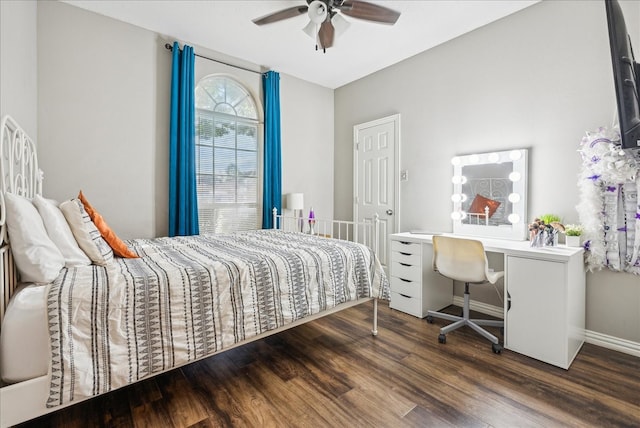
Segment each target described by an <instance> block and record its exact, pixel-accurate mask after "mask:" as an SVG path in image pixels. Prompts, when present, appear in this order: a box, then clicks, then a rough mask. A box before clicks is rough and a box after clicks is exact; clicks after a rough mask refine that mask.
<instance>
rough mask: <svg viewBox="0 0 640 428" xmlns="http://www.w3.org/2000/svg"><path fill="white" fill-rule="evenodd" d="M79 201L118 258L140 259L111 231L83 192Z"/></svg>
mask: <svg viewBox="0 0 640 428" xmlns="http://www.w3.org/2000/svg"><path fill="white" fill-rule="evenodd" d="M78 199H80V201H81V202H82V205H84V209H85V211H87V214H89V217H90V218H91V221H93V223H94V224H95V225H96V227H97V228H98V230H99V231H100V235H102V237H103V238H104V240H105V241H107V243H108V244H109V246H110V247H111V248H112V249H113V253H114V254H115V255H116V256H120V257H125V258H129V259H135V258H138V257H139V256H138V255H137V254H136V253H134V252H133V251H131V250H130V249H129V247H127V244H125V243H124V242H122V240H121V239H120V238H118V236H117V235H116V234H115V232H114V231H113V230H111V228H110V227H109V225H108V224H107V222H106V221H104V218H102V216H101V215H100V213H99V212H98V211H96V209H95V208H93V207H92V206H91V204H90V203H89V201H87V198H85V197H84V195H83V194H82V190H81V191H80V194H79V195H78Z"/></svg>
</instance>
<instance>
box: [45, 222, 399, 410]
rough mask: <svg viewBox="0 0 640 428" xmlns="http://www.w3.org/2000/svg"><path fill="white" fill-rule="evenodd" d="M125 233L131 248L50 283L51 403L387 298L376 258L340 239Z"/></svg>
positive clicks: (100, 390)
mask: <svg viewBox="0 0 640 428" xmlns="http://www.w3.org/2000/svg"><path fill="white" fill-rule="evenodd" d="M127 243H128V244H129V246H130V248H132V249H133V250H134V251H136V252H137V253H138V255H140V256H141V257H140V258H138V259H121V258H116V259H114V261H113V262H112V263H111V264H109V265H108V266H105V267H101V266H86V267H81V268H71V269H63V271H62V272H61V274H60V276H59V277H58V278H57V279H56V281H54V283H52V284H51V286H50V288H49V291H48V316H49V331H50V334H51V353H52V366H51V384H50V394H49V399H48V402H47V405H48V406H49V407H53V406H57V405H60V404H63V403H67V402H69V401H72V400H77V399H81V398H85V397H90V396H93V395H97V394H100V393H104V392H107V391H110V390H113V389H116V388H119V387H121V386H124V385H127V384H130V383H133V382H135V381H137V380H139V379H142V378H144V377H146V376H149V375H151V374H155V373H159V372H162V371H164V370H167V369H169V368H172V367H176V366H179V365H182V364H184V363H187V362H189V361H193V360H196V359H198V358H201V357H203V356H206V355H209V354H211V353H214V352H216V351H219V350H221V349H225V348H227V347H229V346H231V345H233V344H235V343H237V342H240V341H242V340H245V339H248V338H251V337H252V336H255V335H258V334H260V333H263V332H265V331H268V330H272V329H275V328H278V327H280V326H283V325H286V324H288V323H291V322H293V321H295V320H298V319H300V318H304V317H306V316H308V315H311V314H315V313H318V312H321V311H323V310H326V309H329V308H332V307H334V306H336V305H338V304H340V303H343V302H347V301H351V300H355V299H358V298H362V297H377V298H382V299H388V296H389V285H388V281H387V279H386V277H385V275H384V271H383V270H382V268H381V266H380V263H379V262H378V260H377V258H376V257H375V256H374V255H373V254H372V252H371V251H370V250H369V249H368V248H367V247H365V246H363V245H359V244H354V243H351V242H347V241H340V240H336V239H328V238H318V237H314V236H309V235H304V234H300V233H287V232H282V231H275V230H259V231H253V232H243V233H236V234H228V235H201V236H190V237H176V238H158V239H137V240H130V241H127Z"/></svg>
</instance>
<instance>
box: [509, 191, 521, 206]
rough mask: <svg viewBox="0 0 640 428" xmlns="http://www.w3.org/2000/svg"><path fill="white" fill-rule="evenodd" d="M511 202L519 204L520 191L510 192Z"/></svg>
mask: <svg viewBox="0 0 640 428" xmlns="http://www.w3.org/2000/svg"><path fill="white" fill-rule="evenodd" d="M509 202H511V203H512V204H517V203H518V202H520V194H519V193H510V194H509Z"/></svg>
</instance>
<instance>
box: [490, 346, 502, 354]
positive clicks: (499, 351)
mask: <svg viewBox="0 0 640 428" xmlns="http://www.w3.org/2000/svg"><path fill="white" fill-rule="evenodd" d="M491 349H492V350H493V353H494V354H502V345H500V344H499V343H492V344H491Z"/></svg>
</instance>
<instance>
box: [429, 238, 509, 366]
mask: <svg viewBox="0 0 640 428" xmlns="http://www.w3.org/2000/svg"><path fill="white" fill-rule="evenodd" d="M433 270H435V271H436V272H438V273H440V274H441V275H443V276H446V277H447V278H451V279H453V280H456V281H461V282H464V306H463V308H462V317H459V316H456V315H450V314H445V313H442V312H436V311H428V312H427V322H429V323H433V318H434V317H436V318H442V319H446V320H449V321H455V322H454V323H452V324H449V325H447V326H445V327H442V328H441V329H440V335H439V336H438V341H439V342H440V343H446V342H447V336H446V334H447V333H449V332H451V331H453V330H456V329H458V328H460V327H462V326H465V325H468V326H469V327H471V328H472V329H473V330H475V331H476V332H478V333H479V334H481V335H482V336H484V337H485V338H487V339H489V340H490V341H491V342H492V349H493V352H495V353H496V354H499V353H501V352H502V346H501V345H500V344H499V341H498V338H497V337H496V336H494V335H493V334H491V333H489V332H488V331H487V330H485V329H483V328H482V327H480V326H481V325H485V326H490V327H504V322H503V321H501V320H482V319H469V284H482V283H486V282H490V283H491V284H495V283H496V281H497V280H498V279H500V278H501V277H503V276H504V272H493V271H490V270H489V265H488V263H487V255H486V254H485V252H484V246H483V245H482V242H480V241H476V240H473V239H463V238H454V237H448V236H438V235H436V236H434V237H433Z"/></svg>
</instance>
